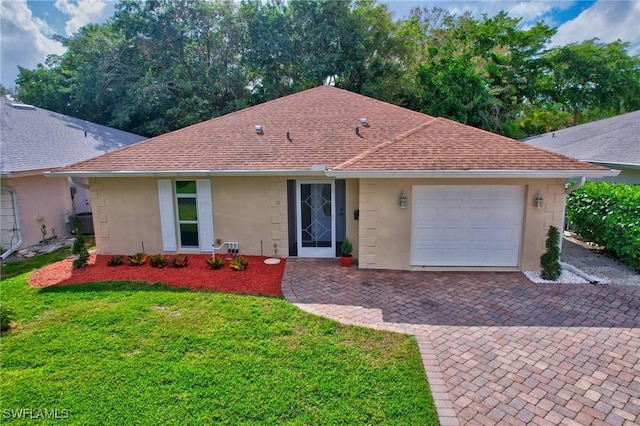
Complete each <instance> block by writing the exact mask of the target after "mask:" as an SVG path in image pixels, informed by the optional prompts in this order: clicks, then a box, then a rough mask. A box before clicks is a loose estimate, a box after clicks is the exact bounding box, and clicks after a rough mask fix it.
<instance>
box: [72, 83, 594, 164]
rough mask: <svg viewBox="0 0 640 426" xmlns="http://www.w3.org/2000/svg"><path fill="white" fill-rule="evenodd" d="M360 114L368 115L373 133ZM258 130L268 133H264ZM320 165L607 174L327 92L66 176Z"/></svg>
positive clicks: (205, 126)
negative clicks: (78, 173)
mask: <svg viewBox="0 0 640 426" xmlns="http://www.w3.org/2000/svg"><path fill="white" fill-rule="evenodd" d="M361 118H366V119H367V122H368V125H367V126H366V127H363V126H361V124H360V119H361ZM256 125H261V126H262V129H263V132H264V133H263V134H260V135H259V134H257V133H256V130H255V126H256ZM356 127H360V135H356V132H355V128H356ZM287 132H290V133H289V134H290V139H287ZM320 164H321V165H324V166H326V167H327V168H329V169H333V168H337V169H342V170H416V169H420V170H464V169H489V170H501V169H530V170H541V169H547V170H556V169H557V170H593V169H595V170H603V169H602V168H599V167H597V166H594V165H591V164H588V163H583V162H579V161H576V160H574V159H571V158H568V157H564V156H561V155H558V154H553V153H550V152H546V151H542V150H538V149H535V148H532V147H528V146H526V145H524V144H521V143H519V142H517V141H515V140H512V139H508V138H505V137H502V136H499V135H495V134H493V133H489V132H485V131H482V130H478V129H475V128H472V127H469V126H465V125H462V124H459V123H455V122H453V121H450V120H445V119H435V118H434V117H431V116H428V115H425V114H421V113H418V112H415V111H411V110H408V109H405V108H401V107H398V106H395V105H391V104H388V103H386V102H381V101H378V100H375V99H372V98H368V97H365V96H362V95H358V94H355V93H352V92H348V91H346V90H341V89H337V88H333V87H328V86H321V87H316V88H314V89H310V90H306V91H304V92H300V93H297V94H294V95H290V96H286V97H283V98H280V99H276V100H274V101H270V102H266V103H264V104H261V105H257V106H254V107H251V108H247V109H245V110H242V111H237V112H234V113H231V114H227V115H225V116H222V117H218V118H215V119H212V120H208V121H205V122H202V123H199V124H196V125H193V126H190V127H186V128H184V129H180V130H176V131H174V132H170V133H167V134H164V135H161V136H157V137H155V138H152V139H148V140H146V141H144V142H140V143H137V144H135V145H132V146H129V147H126V148H124V149H121V150H118V151H114V152H111V153H109V154H105V155H103V156H101V157H98V158H94V159H91V160H88V161H84V162H81V163H78V164H75V165H72V166H69V167H66V168H64V169H63V170H62V171H64V172H86V173H88V172H111V171H132V172H138V171H140V172H158V171H223V170H227V171H229V170H246V171H249V170H262V171H267V170H301V171H306V170H309V169H310V168H311V166H313V165H320Z"/></svg>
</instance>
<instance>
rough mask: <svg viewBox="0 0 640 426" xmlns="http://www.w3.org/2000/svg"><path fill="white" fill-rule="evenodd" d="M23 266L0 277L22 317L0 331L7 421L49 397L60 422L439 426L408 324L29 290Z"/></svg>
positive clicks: (99, 292)
mask: <svg viewBox="0 0 640 426" xmlns="http://www.w3.org/2000/svg"><path fill="white" fill-rule="evenodd" d="M27 269H28V268H27ZM27 276H28V273H24V274H21V275H18V276H15V277H13V278H9V279H3V280H2V282H1V283H0V303H2V304H3V305H4V306H8V307H10V308H12V309H13V310H14V311H15V313H16V316H17V328H16V329H15V330H13V331H11V332H10V333H8V334H6V335H4V336H3V337H2V338H0V344H1V347H0V361H1V364H0V365H1V369H0V408H1V410H0V415H2V422H3V423H4V422H8V421H10V420H11V419H10V418H9V417H10V412H9V410H19V409H29V410H32V411H31V412H32V414H31V415H32V416H35V415H37V414H38V411H37V410H45V409H47V410H49V411H51V410H58V415H61V414H62V415H64V414H65V413H67V414H68V419H66V420H64V421H65V422H66V423H68V424H118V425H120V424H134V423H135V424H154V425H155V424H180V425H182V424H210V423H222V424H314V425H315V424H416V425H418V424H419V425H430V424H437V416H436V413H435V409H434V407H433V402H432V400H431V396H430V393H429V389H428V386H427V383H426V381H425V376H424V370H423V367H422V364H421V361H420V356H419V352H418V348H417V345H416V343H415V341H414V340H413V339H412V338H410V337H408V336H404V335H399V334H393V333H386V332H378V331H374V330H369V329H363V328H357V327H347V326H342V325H340V324H338V323H336V322H334V321H330V320H327V319H323V318H319V317H316V316H313V315H310V314H307V313H305V312H302V311H300V310H299V309H297V308H295V307H294V306H292V305H290V304H289V303H287V302H286V301H285V300H282V299H276V298H264V297H253V296H242V295H231V294H222V293H213V292H190V291H187V290H179V289H171V288H169V287H166V286H162V285H154V286H148V285H143V284H138V283H132V282H107V283H100V284H86V285H82V286H69V287H58V288H48V289H41V290H38V289H33V288H29V287H28V285H27ZM62 410H68V411H66V412H65V411H62ZM39 422H40V423H43V424H44V423H47V424H50V423H51V421H50V420H46V419H40V420H39V421H35V422H31V423H33V424H38V423H39ZM31 423H30V424H31Z"/></svg>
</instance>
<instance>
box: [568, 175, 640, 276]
mask: <svg viewBox="0 0 640 426" xmlns="http://www.w3.org/2000/svg"><path fill="white" fill-rule="evenodd" d="M567 218H568V219H569V221H570V222H572V224H573V227H574V230H575V232H576V233H577V234H578V235H580V236H581V237H582V238H583V239H585V240H587V241H589V242H593V243H596V244H598V245H601V246H604V248H605V249H606V250H607V251H609V252H611V253H613V254H615V256H616V257H618V259H620V260H621V261H623V262H624V263H626V264H627V265H629V266H631V267H632V268H635V269H638V270H640V185H626V184H622V183H609V182H587V183H586V184H585V185H584V186H583V187H582V188H580V189H579V190H577V191H574V192H572V193H570V194H569V195H568V196H567Z"/></svg>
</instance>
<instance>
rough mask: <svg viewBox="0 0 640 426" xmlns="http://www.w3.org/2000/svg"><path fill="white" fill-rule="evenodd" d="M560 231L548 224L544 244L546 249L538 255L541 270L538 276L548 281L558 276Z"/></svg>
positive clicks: (560, 270) (560, 269) (559, 270)
mask: <svg viewBox="0 0 640 426" xmlns="http://www.w3.org/2000/svg"><path fill="white" fill-rule="evenodd" d="M559 243H560V232H559V231H558V228H556V227H555V226H550V227H549V231H548V232H547V241H546V243H545V246H546V247H547V251H546V253H545V254H543V255H542V256H540V266H541V267H542V271H541V272H540V276H541V277H542V278H543V279H545V280H549V281H555V280H557V279H558V278H560V275H561V274H562V268H561V267H560V246H559V245H558V244H559Z"/></svg>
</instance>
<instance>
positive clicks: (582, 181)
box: [562, 170, 619, 217]
mask: <svg viewBox="0 0 640 426" xmlns="http://www.w3.org/2000/svg"><path fill="white" fill-rule="evenodd" d="M618 172H619V170H618ZM586 181H587V177H586V176H580V181H579V182H578V183H576V184H575V185H571V186H568V187H566V188H565V189H564V195H567V194H569V193H571V192H573V191H575V190H576V189H580V188H582V187H583V186H584V184H585V182H586ZM563 213H564V212H563ZM562 217H564V215H563V216H562Z"/></svg>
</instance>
